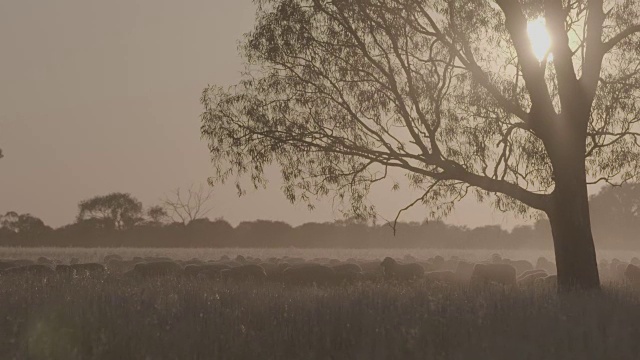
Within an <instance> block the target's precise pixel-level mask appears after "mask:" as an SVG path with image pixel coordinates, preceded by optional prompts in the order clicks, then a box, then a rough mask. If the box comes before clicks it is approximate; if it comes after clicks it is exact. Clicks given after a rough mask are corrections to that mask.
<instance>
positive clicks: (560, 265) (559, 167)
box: [547, 157, 600, 292]
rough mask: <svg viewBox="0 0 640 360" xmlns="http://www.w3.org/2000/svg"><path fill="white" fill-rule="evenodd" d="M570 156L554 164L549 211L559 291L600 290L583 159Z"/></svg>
mask: <svg viewBox="0 0 640 360" xmlns="http://www.w3.org/2000/svg"><path fill="white" fill-rule="evenodd" d="M571 158H573V159H572V160H569V159H567V160H569V161H562V162H557V163H556V164H554V165H555V166H554V174H555V177H556V179H555V180H556V181H555V182H556V186H555V190H554V191H553V194H552V197H553V200H552V201H553V205H552V208H551V209H550V210H549V211H548V212H547V216H548V217H549V222H550V223H551V232H552V234H553V244H554V250H555V255H556V266H557V270H558V290H559V291H561V292H566V291H574V290H597V289H599V288H600V278H599V276H598V264H597V261H596V251H595V246H594V243H593V235H592V233H591V220H590V217H589V197H588V193H587V184H586V173H585V168H584V160H582V161H581V160H579V158H575V157H571ZM582 159H584V158H582Z"/></svg>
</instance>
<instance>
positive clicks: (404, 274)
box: [380, 257, 424, 280]
mask: <svg viewBox="0 0 640 360" xmlns="http://www.w3.org/2000/svg"><path fill="white" fill-rule="evenodd" d="M380 266H382V269H383V270H384V274H385V277H387V278H392V279H397V280H412V279H416V278H420V277H422V276H423V275H424V268H423V267H422V266H420V264H416V263H411V264H399V263H398V262H397V261H395V260H394V259H392V258H390V257H386V258H384V260H383V261H382V263H381V264H380Z"/></svg>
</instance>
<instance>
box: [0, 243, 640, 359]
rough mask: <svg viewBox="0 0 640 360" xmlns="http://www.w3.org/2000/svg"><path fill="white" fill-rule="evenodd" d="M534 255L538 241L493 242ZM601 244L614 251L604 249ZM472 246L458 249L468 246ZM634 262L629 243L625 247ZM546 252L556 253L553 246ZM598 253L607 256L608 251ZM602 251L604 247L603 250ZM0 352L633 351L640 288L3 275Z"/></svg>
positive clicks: (192, 355) (521, 354)
mask: <svg viewBox="0 0 640 360" xmlns="http://www.w3.org/2000/svg"><path fill="white" fill-rule="evenodd" d="M492 253H495V251H487V252H486V253H484V252H476V253H468V254H465V253H464V252H456V251H447V250H443V251H439V252H438V251H433V250H431V251H427V250H369V251H360V250H333V249H332V250H326V249H317V250H296V249H280V250H265V249H249V250H247V249H215V250H214V249H211V250H209V249H188V250H187V249H185V250H167V249H164V250H161V249H22V248H10V249H3V250H2V252H1V254H0V258H3V259H31V260H37V258H38V257H41V256H45V257H47V258H49V259H51V260H53V261H54V262H57V263H60V264H66V263H69V262H70V261H71V259H72V258H76V259H79V260H80V261H82V262H92V261H95V262H100V261H102V259H103V258H104V256H106V255H109V254H118V255H120V256H121V257H122V258H125V259H128V258H133V257H136V256H138V257H145V256H146V257H149V256H155V257H160V256H162V257H171V258H172V259H176V260H188V259H192V258H199V259H202V260H216V259H219V258H220V257H222V256H224V255H226V256H228V257H230V258H231V259H233V258H235V257H236V256H237V255H243V256H246V257H247V258H249V257H261V258H262V259H266V258H282V257H284V256H288V257H291V258H293V257H302V258H306V259H311V258H323V257H331V258H335V259H339V260H342V261H345V260H347V259H349V258H358V259H374V258H377V259H381V258H384V257H385V256H392V257H396V258H398V259H402V258H403V257H405V256H406V255H411V256H412V257H415V258H419V259H420V258H427V257H432V256H434V255H436V254H439V255H441V256H443V257H444V258H450V257H452V256H458V257H461V258H465V259H470V260H473V261H483V260H486V259H488V258H490V257H491V254H492ZM500 254H501V255H502V256H503V257H511V258H513V259H529V260H530V261H535V258H537V257H538V256H541V255H543V256H544V255H548V254H542V253H533V252H529V253H526V252H506V251H501V252H500ZM605 254H607V255H609V256H612V254H614V255H615V253H605ZM465 255H466V256H465ZM617 256H620V257H619V259H620V260H622V261H629V260H630V259H631V257H632V256H635V254H630V253H622V254H619V255H617ZM550 258H552V257H550ZM603 259H604V258H603ZM609 259H610V258H609ZM0 316H1V319H2V321H0V334H1V335H2V336H0V358H2V359H479V360H482V359H492V360H496V359H510V360H511V359H638V358H639V355H640V342H638V341H637V339H638V338H639V336H640V325H639V324H640V292H637V291H636V290H635V289H634V288H632V287H631V286H629V285H627V284H625V283H623V282H608V283H607V284H606V285H605V289H604V291H603V292H602V293H600V294H574V295H570V296H562V297H560V296H558V295H557V294H556V293H555V292H554V291H553V289H550V288H545V287H543V288H539V287H526V288H523V287H518V286H512V287H505V286H489V287H483V288H473V287H470V286H467V285H464V284H456V283H440V282H434V283H425V282H423V281H407V282H402V281H357V282H351V283H344V284H331V285H314V284H309V285H297V286H288V285H287V284H282V283H279V282H271V281H266V282H260V283H255V282H230V281H224V280H221V279H214V278H205V277H189V278H188V277H182V276H159V277H153V278H144V279H141V278H134V277H127V276H119V275H114V274H107V275H106V276H100V277H97V276H96V277H92V276H87V277H81V276H75V277H65V276H47V277H41V276H32V275H28V274H23V275H12V276H3V275H0Z"/></svg>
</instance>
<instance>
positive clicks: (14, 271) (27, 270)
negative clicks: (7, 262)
mask: <svg viewBox="0 0 640 360" xmlns="http://www.w3.org/2000/svg"><path fill="white" fill-rule="evenodd" d="M53 274H55V271H54V270H53V269H52V268H51V267H49V266H47V265H42V264H34V265H25V266H17V267H12V268H9V269H5V270H3V271H2V275H3V276H15V275H18V276H20V275H34V276H47V275H53Z"/></svg>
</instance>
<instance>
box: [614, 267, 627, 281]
mask: <svg viewBox="0 0 640 360" xmlns="http://www.w3.org/2000/svg"><path fill="white" fill-rule="evenodd" d="M628 266H629V263H626V262H623V263H619V264H617V265H616V267H615V269H614V274H613V276H614V277H615V280H616V281H624V279H625V273H626V271H627V267H628Z"/></svg>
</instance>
